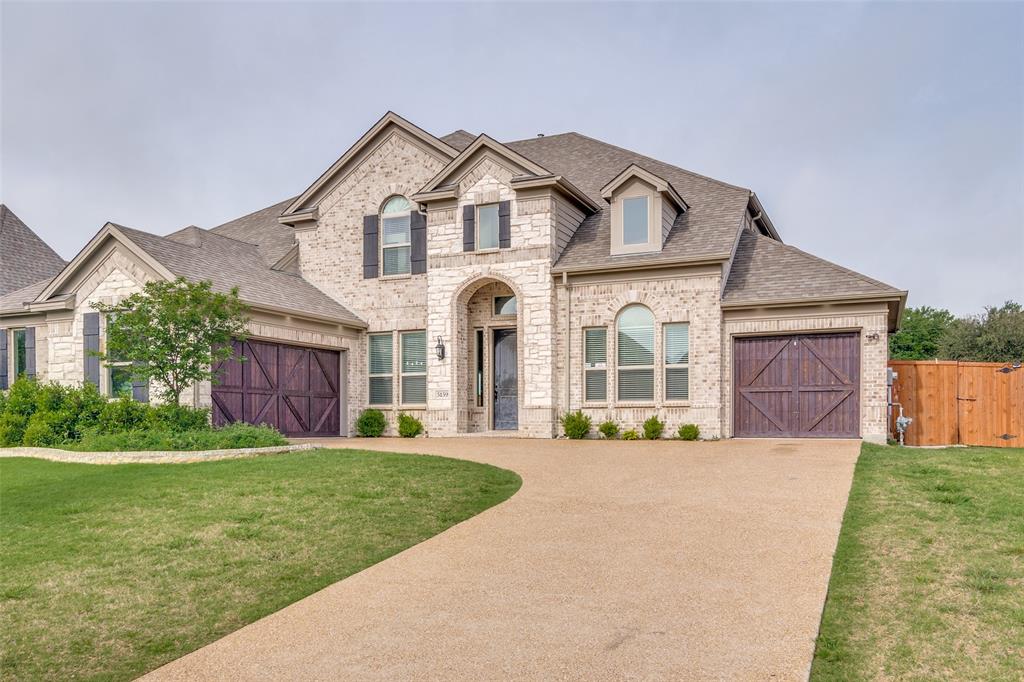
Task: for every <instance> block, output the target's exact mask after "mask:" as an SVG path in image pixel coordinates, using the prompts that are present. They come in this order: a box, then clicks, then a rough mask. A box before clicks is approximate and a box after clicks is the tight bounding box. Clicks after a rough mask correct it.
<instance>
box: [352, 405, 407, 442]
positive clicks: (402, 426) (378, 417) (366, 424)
mask: <svg viewBox="0 0 1024 682" xmlns="http://www.w3.org/2000/svg"><path fill="white" fill-rule="evenodd" d="M387 426H388V420H387V417H385V416H384V413H383V412H382V411H380V410H377V409H374V408H368V409H365V410H363V411H362V412H360V413H359V418H358V419H356V433H357V434H358V435H360V436H362V437H363V438H379V437H381V436H382V435H384V431H385V430H386V429H387ZM421 433H423V422H421V421H420V420H419V419H417V418H416V417H414V416H412V415H411V414H406V413H405V412H400V413H399V414H398V435H400V436H401V437H402V438H415V437H416V436H418V435H420V434H421Z"/></svg>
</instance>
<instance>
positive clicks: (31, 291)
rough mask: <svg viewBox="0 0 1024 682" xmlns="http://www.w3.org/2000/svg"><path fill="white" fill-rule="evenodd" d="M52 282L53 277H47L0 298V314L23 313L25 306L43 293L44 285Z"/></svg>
mask: <svg viewBox="0 0 1024 682" xmlns="http://www.w3.org/2000/svg"><path fill="white" fill-rule="evenodd" d="M52 281H53V277H47V278H46V279H44V280H41V281H39V282H34V283H32V284H29V285H28V286H27V287H22V288H21V289H16V290H15V291H11V292H8V293H6V294H4V295H3V296H0V313H19V312H25V304H26V303H28V302H29V301H34V300H35V299H36V297H37V296H39V294H41V293H43V289H45V288H46V285H47V284H49V283H50V282H52Z"/></svg>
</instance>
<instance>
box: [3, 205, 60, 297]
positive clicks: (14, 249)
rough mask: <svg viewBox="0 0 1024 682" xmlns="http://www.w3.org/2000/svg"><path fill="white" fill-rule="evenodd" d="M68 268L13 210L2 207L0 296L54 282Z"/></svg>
mask: <svg viewBox="0 0 1024 682" xmlns="http://www.w3.org/2000/svg"><path fill="white" fill-rule="evenodd" d="M65 265H67V263H65V262H64V259H63V258H61V257H60V256H58V255H57V252H56V251H54V250H53V249H51V248H50V247H49V245H47V243H46V242H44V241H43V240H42V239H40V238H39V235H37V234H36V233H35V232H33V231H32V230H31V229H30V228H29V226H28V225H26V224H25V223H23V222H22V221H21V219H20V218H19V217H18V216H16V215H14V211H12V210H11V209H9V208H7V206H5V205H4V204H0V296H3V295H5V294H9V293H11V292H13V291H17V290H18V289H21V288H22V287H25V286H28V285H30V284H34V283H36V282H38V281H40V280H42V279H46V278H47V277H49V278H51V279H52V278H53V277H55V276H56V275H57V273H58V272H60V271H61V270H63V269H64V266H65Z"/></svg>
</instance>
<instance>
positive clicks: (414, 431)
mask: <svg viewBox="0 0 1024 682" xmlns="http://www.w3.org/2000/svg"><path fill="white" fill-rule="evenodd" d="M421 433H423V422H421V421H420V420H419V419H417V418H416V417H414V416H412V415H411V414H406V413H405V412H401V413H399V415H398V435H399V436H401V437H402V438H415V437H416V436H418V435H420V434H421Z"/></svg>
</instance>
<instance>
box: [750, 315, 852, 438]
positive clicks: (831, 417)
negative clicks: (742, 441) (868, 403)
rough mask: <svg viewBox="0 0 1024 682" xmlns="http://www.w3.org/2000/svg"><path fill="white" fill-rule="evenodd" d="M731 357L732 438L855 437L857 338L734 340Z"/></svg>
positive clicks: (815, 336)
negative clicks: (733, 387)
mask: <svg viewBox="0 0 1024 682" xmlns="http://www.w3.org/2000/svg"><path fill="white" fill-rule="evenodd" d="M733 355H734V360H733V363H734V364H733V381H734V383H735V389H734V393H733V406H734V416H733V425H734V429H733V433H734V435H736V436H738V437H751V436H754V437H757V436H760V437H800V438H804V437H819V438H857V437H859V435H860V335H859V334H857V333H844V334H806V335H800V336H758V337H751V338H737V339H735V341H734V345H733Z"/></svg>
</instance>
